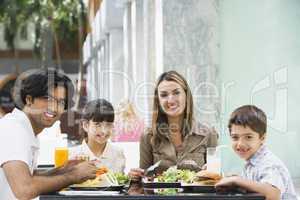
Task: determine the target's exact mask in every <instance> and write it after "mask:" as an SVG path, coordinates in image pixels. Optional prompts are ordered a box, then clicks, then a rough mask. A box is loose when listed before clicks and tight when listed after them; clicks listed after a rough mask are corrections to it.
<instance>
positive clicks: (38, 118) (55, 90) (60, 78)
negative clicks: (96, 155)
mask: <svg viewBox="0 0 300 200" xmlns="http://www.w3.org/2000/svg"><path fill="white" fill-rule="evenodd" d="M73 93H74V87H73V85H72V83H71V80H70V79H69V78H68V77H67V76H65V75H64V74H62V73H60V72H59V71H57V70H54V69H43V70H42V69H41V70H35V71H30V72H26V73H23V74H21V75H20V77H19V78H18V80H17V81H16V85H15V90H14V98H15V102H16V107H17V108H15V109H14V110H13V112H12V113H9V114H7V115H6V116H4V117H3V118H1V119H0V137H1V140H0V199H1V200H2V199H3V200H11V199H26V200H27V199H33V198H35V197H37V196H38V195H39V194H42V193H47V192H51V191H56V190H59V189H61V188H64V187H66V186H68V185H70V184H73V183H80V182H83V181H85V180H87V179H91V178H94V177H95V173H96V167H95V165H94V163H93V162H79V161H71V162H69V163H67V164H65V165H64V166H63V167H60V168H56V169H54V170H52V171H49V172H47V173H44V174H38V173H35V172H34V168H35V167H36V164H37V163H36V162H37V155H38V149H39V142H38V139H37V135H38V134H39V133H41V132H42V130H43V129H44V128H47V127H50V126H52V125H53V124H54V122H55V121H57V120H58V119H59V118H60V116H61V114H62V113H63V112H64V111H65V110H66V109H67V108H69V107H70V106H71V104H72V100H71V99H72V96H73Z"/></svg>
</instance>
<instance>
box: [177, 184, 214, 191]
mask: <svg viewBox="0 0 300 200" xmlns="http://www.w3.org/2000/svg"><path fill="white" fill-rule="evenodd" d="M181 187H182V189H183V192H186V193H189V192H190V193H215V192H216V188H215V186H214V185H197V184H184V183H182V184H181Z"/></svg>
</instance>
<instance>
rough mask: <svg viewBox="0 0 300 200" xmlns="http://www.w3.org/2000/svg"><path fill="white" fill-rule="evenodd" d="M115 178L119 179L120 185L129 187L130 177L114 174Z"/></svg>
mask: <svg viewBox="0 0 300 200" xmlns="http://www.w3.org/2000/svg"><path fill="white" fill-rule="evenodd" d="M114 176H115V178H116V179H117V182H118V185H128V184H129V176H128V175H126V174H123V173H114Z"/></svg>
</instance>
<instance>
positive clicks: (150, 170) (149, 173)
mask: <svg viewBox="0 0 300 200" xmlns="http://www.w3.org/2000/svg"><path fill="white" fill-rule="evenodd" d="M160 163H161V160H159V161H157V162H156V163H154V164H153V165H151V166H150V167H148V168H147V169H146V170H145V176H152V175H153V174H154V172H155V169H156V168H157V167H158V166H159V165H160Z"/></svg>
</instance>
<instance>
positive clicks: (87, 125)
mask: <svg viewBox="0 0 300 200" xmlns="http://www.w3.org/2000/svg"><path fill="white" fill-rule="evenodd" d="M113 127H114V125H113V122H105V121H104V122H94V121H93V120H89V121H84V122H83V129H84V130H85V132H87V135H88V140H90V141H95V142H97V143H99V144H104V143H106V142H107V140H108V139H109V138H110V136H111V135H112V131H113Z"/></svg>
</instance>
